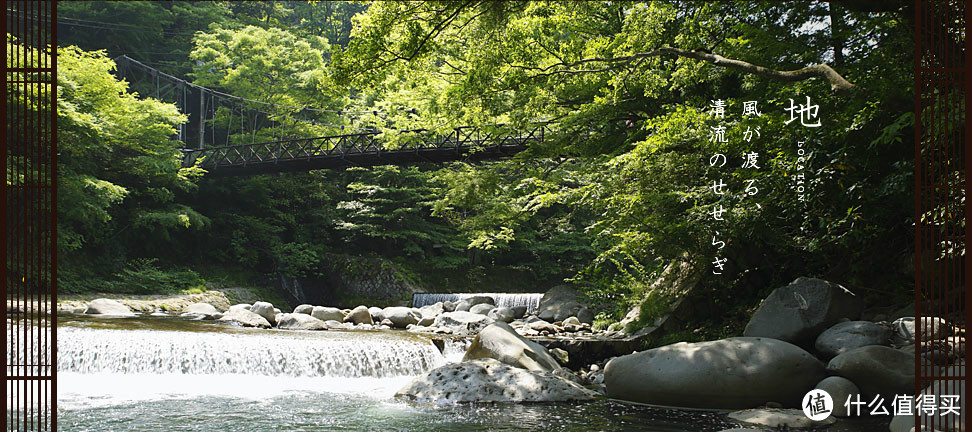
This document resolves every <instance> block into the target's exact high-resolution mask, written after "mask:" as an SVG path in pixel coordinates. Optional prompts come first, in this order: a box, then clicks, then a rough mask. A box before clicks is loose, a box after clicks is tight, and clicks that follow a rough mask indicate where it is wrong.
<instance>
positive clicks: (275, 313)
mask: <svg viewBox="0 0 972 432" xmlns="http://www.w3.org/2000/svg"><path fill="white" fill-rule="evenodd" d="M282 313H283V311H282V310H280V309H279V308H273V314H274V316H276V315H280V314H282Z"/></svg>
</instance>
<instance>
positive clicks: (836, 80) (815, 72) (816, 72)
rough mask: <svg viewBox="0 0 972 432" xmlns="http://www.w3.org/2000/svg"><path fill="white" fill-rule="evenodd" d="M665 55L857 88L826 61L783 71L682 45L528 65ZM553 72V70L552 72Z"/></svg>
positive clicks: (566, 68)
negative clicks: (623, 54)
mask: <svg viewBox="0 0 972 432" xmlns="http://www.w3.org/2000/svg"><path fill="white" fill-rule="evenodd" d="M662 55H673V56H678V57H686V58H691V59H695V60H702V61H707V62H709V63H712V64H714V65H716V66H720V67H726V68H730V69H736V70H740V71H743V72H747V73H751V74H755V75H759V76H762V77H765V78H769V79H773V80H777V81H786V82H796V81H803V80H807V79H810V78H823V79H825V80H827V82H829V83H830V88H831V89H832V90H833V91H834V93H838V94H847V93H850V92H852V91H854V90H856V89H857V87H856V86H855V85H854V84H851V83H850V82H849V81H847V80H846V79H844V77H842V76H841V75H840V74H839V73H837V71H835V70H834V68H832V67H830V65H828V64H826V63H820V64H815V65H811V66H807V67H805V68H802V69H797V70H791V71H780V70H775V69H770V68H767V67H763V66H758V65H754V64H752V63H749V62H745V61H742V60H736V59H730V58H725V57H723V56H721V55H718V54H712V53H707V52H705V51H687V50H683V49H678V48H670V47H665V48H658V49H655V50H652V51H648V52H642V53H637V54H632V55H628V56H622V57H591V58H586V59H582V60H578V61H575V62H572V63H555V64H552V65H550V66H547V67H545V68H527V69H534V70H538V71H540V72H545V73H546V74H551V75H552V74H575V73H589V72H604V71H608V70H611V69H613V68H611V67H608V68H602V69H585V70H575V69H573V68H574V67H576V66H580V65H583V64H586V63H595V62H598V63H630V62H632V61H636V60H641V59H645V58H648V57H658V56H662ZM557 67H561V68H563V69H555V70H553V71H550V69H553V68H557ZM548 71H549V72H548Z"/></svg>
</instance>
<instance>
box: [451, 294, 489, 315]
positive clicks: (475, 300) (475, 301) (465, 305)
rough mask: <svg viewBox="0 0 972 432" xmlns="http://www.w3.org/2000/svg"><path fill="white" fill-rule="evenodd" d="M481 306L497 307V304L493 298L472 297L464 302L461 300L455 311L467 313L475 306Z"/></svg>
mask: <svg viewBox="0 0 972 432" xmlns="http://www.w3.org/2000/svg"><path fill="white" fill-rule="evenodd" d="M479 304H491V305H495V304H496V301H495V300H493V298H492V297H487V296H472V297H467V298H464V299H462V300H459V302H458V303H456V309H455V311H456V312H467V311H469V310H470V309H472V307H473V306H476V305H479Z"/></svg>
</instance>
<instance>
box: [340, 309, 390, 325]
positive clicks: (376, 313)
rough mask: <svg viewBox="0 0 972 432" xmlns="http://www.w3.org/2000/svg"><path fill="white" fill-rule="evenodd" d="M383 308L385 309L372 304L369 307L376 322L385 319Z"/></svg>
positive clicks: (369, 311) (372, 318)
mask: <svg viewBox="0 0 972 432" xmlns="http://www.w3.org/2000/svg"><path fill="white" fill-rule="evenodd" d="M382 310H383V309H382V308H380V307H377V306H371V307H369V308H368V313H370V314H371V320H372V321H374V322H376V323H380V322H382V321H384V320H385V316H384V315H382ZM338 321H340V320H338Z"/></svg>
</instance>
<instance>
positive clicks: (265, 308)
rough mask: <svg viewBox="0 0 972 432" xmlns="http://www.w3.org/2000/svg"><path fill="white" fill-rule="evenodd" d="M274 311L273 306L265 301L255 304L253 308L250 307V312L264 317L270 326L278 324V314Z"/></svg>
mask: <svg viewBox="0 0 972 432" xmlns="http://www.w3.org/2000/svg"><path fill="white" fill-rule="evenodd" d="M273 309H274V308H273V305H272V304H270V303H267V302H263V301H258V302H256V303H253V306H250V312H253V313H255V314H257V315H260V316H262V317H263V318H265V319H266V320H267V322H269V323H270V324H276V322H277V319H276V315H277V312H276V311H275V310H273Z"/></svg>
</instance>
